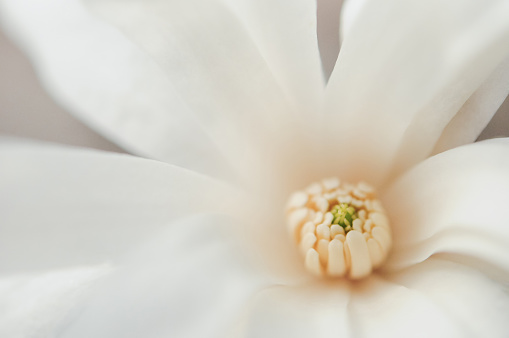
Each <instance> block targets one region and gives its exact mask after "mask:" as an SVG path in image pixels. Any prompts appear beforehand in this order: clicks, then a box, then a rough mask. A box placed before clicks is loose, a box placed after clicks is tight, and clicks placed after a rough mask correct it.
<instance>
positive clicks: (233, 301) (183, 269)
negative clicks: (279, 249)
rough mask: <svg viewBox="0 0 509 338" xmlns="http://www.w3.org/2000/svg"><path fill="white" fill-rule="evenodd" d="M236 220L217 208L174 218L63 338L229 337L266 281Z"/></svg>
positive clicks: (99, 290) (130, 260)
mask: <svg viewBox="0 0 509 338" xmlns="http://www.w3.org/2000/svg"><path fill="white" fill-rule="evenodd" d="M236 226H237V225H236V224H235V221H232V220H231V219H229V218H227V217H223V216H219V215H212V214H202V215H197V216H193V217H189V218H186V219H182V220H179V221H177V222H174V223H173V224H171V225H170V226H168V227H167V228H166V229H165V230H164V231H162V232H160V233H158V234H157V235H156V236H155V237H153V238H152V239H150V240H148V241H147V242H146V243H145V244H144V245H143V246H142V247H140V248H139V249H138V250H135V251H134V252H133V253H132V254H131V255H129V256H128V257H127V258H126V260H125V262H124V263H123V264H122V265H121V266H120V267H119V268H118V269H117V270H116V271H115V272H114V273H112V274H111V275H110V278H109V279H107V280H105V281H104V283H103V284H102V285H101V286H99V287H98V288H97V293H96V294H95V295H94V297H93V298H92V299H91V300H90V301H89V302H87V303H85V304H84V306H83V310H82V312H81V316H80V317H79V318H78V319H77V320H76V321H75V322H74V323H72V324H71V325H70V326H69V328H68V329H67V330H66V331H65V332H64V333H63V335H62V337H66V338H67V337H72V338H77V337H97V338H101V337H108V338H112V337H119V338H120V337H122V338H129V337H147V338H150V337H225V336H226V334H228V333H231V332H232V330H234V329H235V328H234V326H235V323H236V322H237V321H238V320H239V319H240V315H241V312H242V309H243V308H244V307H245V304H246V303H247V302H248V301H249V299H250V298H251V297H252V296H253V295H254V294H255V293H256V292H257V291H258V290H260V289H261V288H263V287H265V285H267V280H264V277H263V275H257V274H256V271H255V270H254V269H253V267H252V266H251V265H250V262H249V259H248V256H246V255H247V253H245V252H244V251H243V248H242V246H241V245H239V244H240V243H239V242H237V240H236V238H235V237H234V236H232V234H233V232H234V229H235V227H236Z"/></svg>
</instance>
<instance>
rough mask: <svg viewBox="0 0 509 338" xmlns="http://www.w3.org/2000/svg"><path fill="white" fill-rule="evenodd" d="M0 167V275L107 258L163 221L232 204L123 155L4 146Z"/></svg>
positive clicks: (174, 173)
mask: <svg viewBox="0 0 509 338" xmlns="http://www.w3.org/2000/svg"><path fill="white" fill-rule="evenodd" d="M4 141H5V140H4ZM0 163H2V165H1V166H0V202H1V203H0V215H1V219H2V222H1V223H2V224H1V229H0V268H1V270H2V271H4V272H5V271H12V270H18V271H19V270H21V271H23V270H26V269H47V268H53V267H58V266H66V265H71V264H93V263H97V262H103V261H104V260H108V259H115V257H116V256H117V255H118V254H120V253H122V252H124V251H125V250H127V249H129V248H130V247H131V246H132V245H134V244H136V243H138V242H139V241H140V240H141V239H142V238H143V237H145V236H148V235H150V234H151V233H152V232H153V231H156V230H158V229H160V228H161V227H162V226H165V225H166V224H168V222H170V221H171V220H174V219H176V218H178V217H181V216H183V215H188V214H193V213H196V212H200V211H214V212H220V211H221V210H223V211H225V212H226V211H228V210H230V209H232V208H236V203H239V198H238V197H239V195H236V194H237V193H235V192H234V191H233V189H230V188H227V187H226V186H224V185H223V184H221V183H218V182H217V181H215V180H213V179H210V178H207V177H204V176H201V175H198V174H196V173H193V172H191V171H188V170H185V169H182V168H178V167H174V166H171V165H168V164H165V163H162V162H156V161H152V160H145V159H140V158H135V157H131V156H129V155H120V154H113V153H106V152H100V151H92V150H85V149H78V148H70V147H60V146H50V145H41V144H39V145H38V144H32V143H28V142H26V143H23V142H9V141H5V142H2V144H1V145H0Z"/></svg>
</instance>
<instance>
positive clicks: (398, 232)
mask: <svg viewBox="0 0 509 338" xmlns="http://www.w3.org/2000/svg"><path fill="white" fill-rule="evenodd" d="M508 172H509V139H493V140H489V141H483V142H479V143H475V144H471V145H468V146H463V147H459V148H456V149H453V150H449V151H446V152H443V153H441V154H439V155H436V156H434V157H432V158H430V159H428V160H426V161H424V162H423V163H421V164H419V165H418V166H417V167H416V168H415V169H413V170H411V171H410V172H408V173H407V174H406V175H404V176H403V177H402V178H400V179H398V180H397V181H396V182H395V183H394V184H393V185H392V186H391V187H390V188H389V190H388V191H387V192H386V194H385V196H384V198H383V201H384V205H386V206H387V208H388V211H389V215H390V217H391V221H392V227H393V236H394V250H393V253H392V255H391V256H390V258H389V261H388V262H387V266H388V268H389V269H393V268H401V267H406V266H409V265H412V264H415V263H417V262H421V261H424V260H425V259H427V258H428V257H429V256H431V255H433V254H435V253H448V254H456V255H459V256H463V257H467V258H472V259H470V260H469V259H467V260H465V263H466V264H475V265H476V266H477V267H478V268H479V269H481V270H483V271H485V272H487V273H488V272H489V273H493V272H490V271H488V270H491V269H495V270H496V271H497V272H498V274H497V275H499V276H505V277H504V278H507V276H509V252H508V250H507V247H508V246H509V231H508V229H509V227H508V219H507V205H508V203H509V197H508V194H507V191H509V180H508V176H507V173H508ZM478 261H480V262H483V264H482V265H481V266H478V264H476V263H477V262H478ZM490 267H491V268H490Z"/></svg>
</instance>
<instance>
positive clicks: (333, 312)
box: [236, 281, 351, 338]
mask: <svg viewBox="0 0 509 338" xmlns="http://www.w3.org/2000/svg"><path fill="white" fill-rule="evenodd" d="M314 282H317V281H314ZM349 297H350V296H349V291H348V285H347V283H341V284H339V285H338V284H336V285H327V284H320V283H317V284H315V285H311V286H302V287H285V286H276V287H273V288H268V289H266V290H263V291H262V292H259V293H258V294H257V295H256V297H254V298H253V301H252V302H251V304H250V305H249V307H247V309H246V311H245V318H244V320H243V322H242V325H241V330H239V333H238V334H237V336H236V337H239V336H240V337H253V338H254V337H296V338H298V337H304V338H306V337H316V338H329V337H330V338H333V337H350V336H351V321H350V318H349V314H348V301H349Z"/></svg>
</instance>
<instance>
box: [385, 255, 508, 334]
mask: <svg viewBox="0 0 509 338" xmlns="http://www.w3.org/2000/svg"><path fill="white" fill-rule="evenodd" d="M386 277H387V278H388V279H389V280H391V281H393V282H395V283H397V284H400V285H403V286H405V287H407V288H409V289H412V290H415V291H417V292H419V293H421V294H422V295H423V296H425V297H428V298H429V299H430V300H432V301H433V302H434V303H436V304H438V305H439V306H440V308H441V309H443V310H444V311H445V312H446V313H447V314H448V315H449V316H450V317H452V318H454V319H455V320H456V322H457V323H458V325H460V326H461V327H463V328H464V329H465V333H466V335H465V336H469V337H494V338H495V337H500V338H502V337H506V336H507V332H509V322H508V321H507V318H509V295H508V294H507V287H506V286H504V285H503V284H499V283H496V282H494V281H493V280H491V279H489V278H487V277H486V276H485V275H483V274H481V273H480V272H479V271H477V270H474V269H471V268H468V267H465V266H463V265H461V264H457V263H453V262H448V261H444V260H440V259H436V258H435V259H434V258H430V259H427V260H426V261H424V262H423V263H420V264H417V265H415V266H414V267H411V268H408V269H405V270H404V271H401V272H399V273H396V274H390V275H387V276H386Z"/></svg>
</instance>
